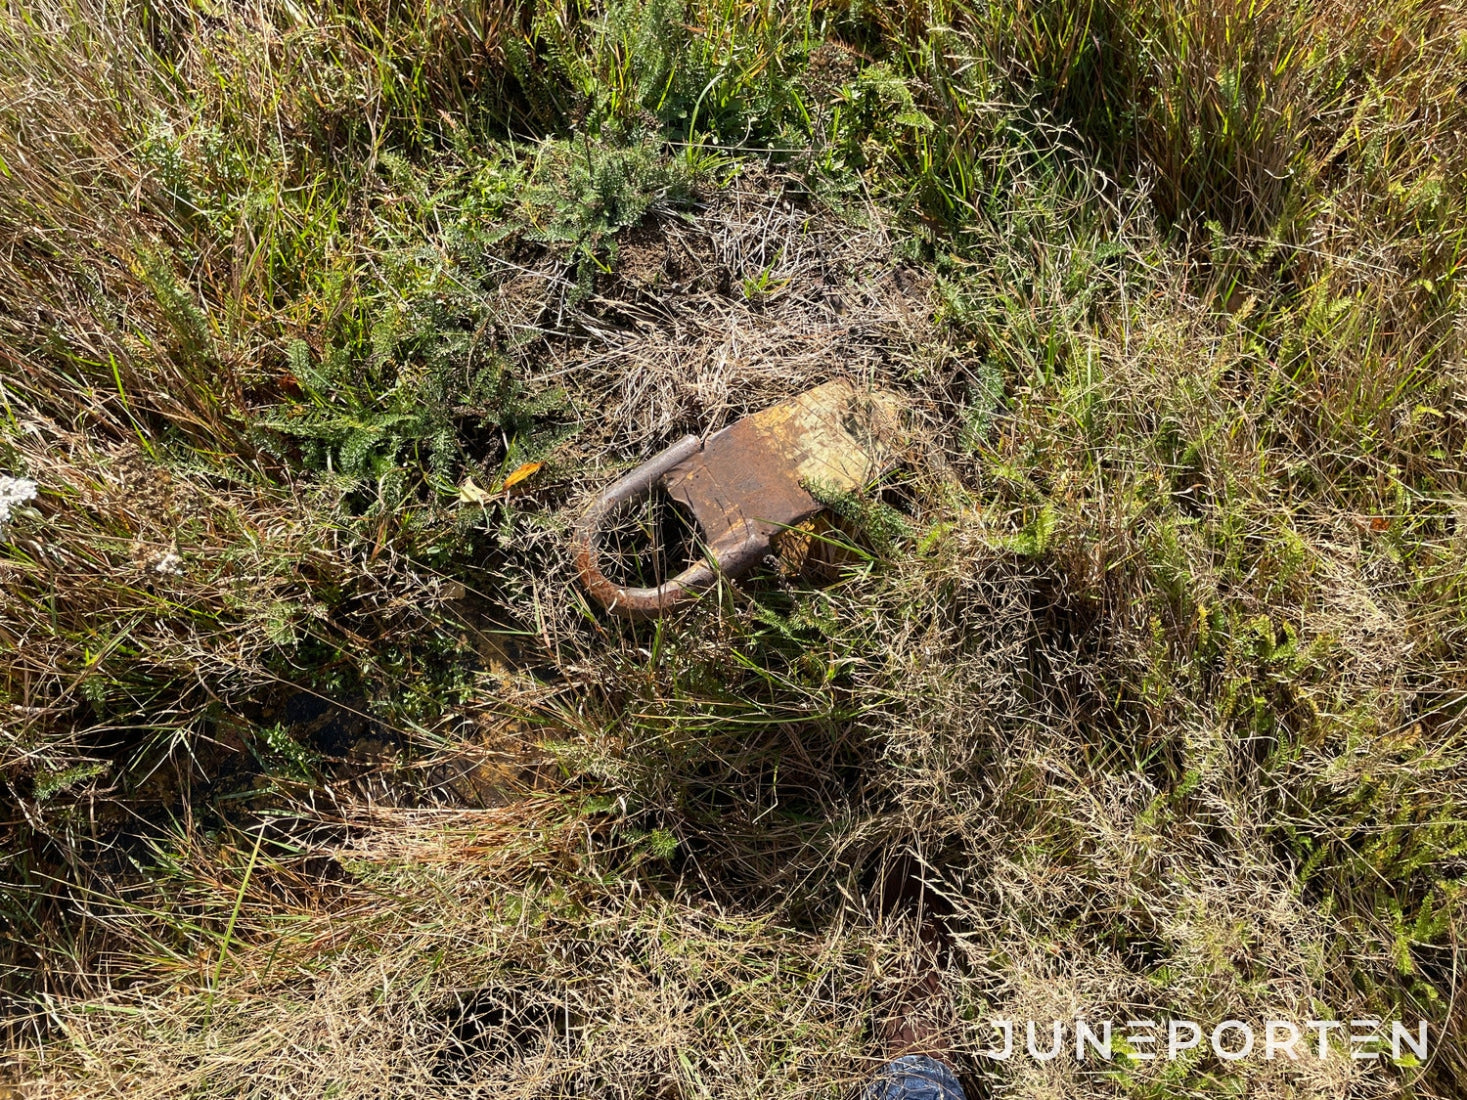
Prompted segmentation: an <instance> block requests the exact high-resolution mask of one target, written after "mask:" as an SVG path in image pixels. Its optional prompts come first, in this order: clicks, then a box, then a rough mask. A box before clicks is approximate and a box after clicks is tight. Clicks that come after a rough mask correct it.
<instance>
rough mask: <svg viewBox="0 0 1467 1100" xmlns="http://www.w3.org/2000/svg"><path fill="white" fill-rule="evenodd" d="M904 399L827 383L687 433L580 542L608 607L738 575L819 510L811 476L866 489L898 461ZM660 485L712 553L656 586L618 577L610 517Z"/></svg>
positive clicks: (590, 520) (662, 606)
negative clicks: (605, 528) (609, 549)
mask: <svg viewBox="0 0 1467 1100" xmlns="http://www.w3.org/2000/svg"><path fill="white" fill-rule="evenodd" d="M896 410H897V405H896V401H895V399H894V398H892V397H891V395H889V394H885V393H881V392H879V391H869V390H862V389H859V388H857V387H856V386H854V385H852V384H851V383H849V382H844V381H837V382H828V383H826V384H825V385H823V386H817V387H816V388H815V389H813V390H809V391H807V392H806V393H803V394H801V395H800V396H799V397H796V398H793V399H792V400H790V401H785V402H782V403H780V404H778V405H774V406H772V407H771V408H768V409H765V410H764V411H763V412H758V413H755V414H754V415H753V416H747V417H745V418H744V419H742V420H739V421H737V422H735V423H734V424H731V425H730V426H729V427H727V428H724V429H723V430H722V431H720V432H716V433H714V434H713V435H711V436H709V437H708V439H707V440H706V441H700V440H699V439H698V437H697V436H691V435H689V436H684V437H683V438H682V439H679V440H678V441H677V442H676V443H674V444H672V446H670V447H668V448H667V449H666V450H664V451H663V452H662V453H661V454H659V455H657V456H656V457H655V458H653V459H652V460H651V461H649V462H647V463H645V464H644V465H642V466H639V467H638V468H637V469H635V470H633V471H632V472H631V473H630V474H628V475H627V476H626V477H624V478H622V479H621V480H620V481H617V482H616V483H615V484H613V485H612V486H611V487H610V488H608V489H606V490H605V491H604V492H602V493H601V495H600V496H598V497H597V498H596V499H595V501H593V502H592V504H591V507H590V508H589V509H587V511H586V513H585V515H584V516H582V517H581V521H580V523H579V524H577V526H576V530H575V534H574V536H573V543H572V549H573V551H574V553H575V559H576V568H577V569H578V570H579V571H580V574H581V581H582V583H583V584H584V585H585V586H586V589H587V591H589V592H590V593H591V595H592V596H594V597H595V598H596V599H597V601H599V602H600V603H601V604H602V605H603V606H605V607H606V609H607V610H609V611H611V612H613V613H615V614H618V615H622V616H625V617H627V618H648V617H652V616H656V615H660V614H661V613H662V612H664V611H666V610H667V609H668V608H670V607H673V606H675V605H677V604H680V603H683V602H686V601H687V600H690V599H693V598H694V597H696V596H697V595H698V593H699V592H702V591H703V590H705V589H707V588H709V587H710V586H711V585H713V584H714V583H715V582H716V581H717V580H718V577H719V575H720V574H722V575H724V576H728V577H736V576H738V575H739V574H740V573H743V572H745V571H746V570H747V569H749V567H751V566H752V565H754V564H755V563H757V562H758V561H760V560H761V559H762V558H763V557H764V555H765V554H767V553H769V550H770V544H771V541H772V539H773V538H774V536H775V535H777V534H779V532H781V531H784V530H787V529H789V528H791V527H794V526H796V525H798V524H800V523H802V522H804V521H805V520H807V519H809V518H810V517H811V516H813V515H815V514H816V513H817V512H819V511H820V508H821V505H820V503H819V502H818V501H816V500H815V498H814V497H812V496H811V495H810V494H809V492H807V491H806V489H805V488H804V485H807V484H811V483H819V484H820V485H824V486H828V487H831V488H834V489H838V490H847V491H849V490H853V489H859V488H861V487H862V486H864V485H866V484H868V483H869V482H870V481H871V480H873V479H874V478H876V477H877V476H879V475H880V474H882V473H884V472H886V471H887V470H890V469H891V468H892V467H893V466H894V465H895V464H896V454H897V450H896V434H897V432H896V429H897V412H896ZM659 485H661V486H662V487H663V488H664V489H665V490H666V491H667V494H668V496H670V497H671V498H672V499H673V500H675V501H677V502H678V503H679V504H682V505H685V506H686V507H687V508H688V509H689V510H690V511H691V512H692V514H693V518H694V520H695V521H696V522H697V524H698V527H699V528H700V529H701V530H702V533H703V540H704V543H705V545H706V547H707V560H705V561H702V562H695V563H693V564H692V565H689V566H688V568H686V569H684V570H683V571H682V572H681V573H679V574H678V575H677V576H675V577H673V578H671V579H670V580H668V581H666V582H665V583H663V584H661V585H658V586H657V587H655V588H630V587H624V586H621V585H618V584H615V583H614V582H612V581H611V580H609V579H608V578H607V577H606V575H605V574H604V573H602V571H601V567H600V565H599V563H598V556H599V548H598V545H597V540H598V537H599V532H600V528H601V526H602V524H603V523H604V522H605V521H606V520H607V519H608V518H609V517H610V516H611V515H612V514H613V513H614V512H615V511H616V510H617V509H618V508H619V507H621V506H622V505H623V504H625V503H626V502H628V501H632V500H638V499H641V498H643V497H646V496H648V495H650V494H651V493H652V492H653V491H654V490H656V488H657V487H658V486H659Z"/></svg>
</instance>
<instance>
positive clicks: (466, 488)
mask: <svg viewBox="0 0 1467 1100" xmlns="http://www.w3.org/2000/svg"><path fill="white" fill-rule="evenodd" d="M488 499H489V494H488V493H486V492H485V491H484V490H483V489H481V488H479V487H478V486H477V485H475V484H474V479H473V478H471V477H466V478H464V482H463V484H462V485H460V486H459V487H458V502H459V503H460V504H483V503H484V502H485V501H486V500H488Z"/></svg>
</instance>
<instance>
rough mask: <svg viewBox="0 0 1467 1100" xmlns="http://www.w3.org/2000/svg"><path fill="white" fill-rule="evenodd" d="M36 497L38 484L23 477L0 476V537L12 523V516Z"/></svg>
mask: <svg viewBox="0 0 1467 1100" xmlns="http://www.w3.org/2000/svg"><path fill="white" fill-rule="evenodd" d="M35 496H36V483H35V482H34V481H31V480H29V479H28V478H23V477H9V476H7V475H5V474H0V535H3V534H4V533H5V527H6V525H7V524H8V523H9V522H10V517H11V515H12V514H13V513H14V512H15V511H16V510H18V509H19V508H20V506H21V505H22V504H25V503H26V502H27V501H29V500H34V499H35Z"/></svg>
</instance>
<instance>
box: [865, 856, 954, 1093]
mask: <svg viewBox="0 0 1467 1100" xmlns="http://www.w3.org/2000/svg"><path fill="white" fill-rule="evenodd" d="M922 870H923V868H922V866H921V864H920V863H919V862H918V861H917V860H916V859H915V858H913V857H912V856H909V855H906V856H902V857H899V858H898V859H897V860H896V861H895V862H894V863H892V864H891V865H889V866H888V867H887V869H886V873H885V874H884V875H883V876H882V878H881V880H880V881H879V883H878V884H877V889H876V892H875V897H874V898H873V901H874V902H875V908H876V911H877V915H878V917H879V918H880V919H882V920H883V921H889V922H899V923H900V924H901V925H905V926H906V928H907V929H908V930H909V934H910V935H911V936H912V952H911V964H910V965H911V974H910V975H909V976H908V977H907V978H905V979H904V980H903V981H902V982H901V984H900V986H899V987H898V988H897V990H896V991H895V993H894V994H893V995H892V996H891V998H890V999H889V1000H888V1002H887V1003H886V1005H885V1007H884V1010H883V1011H882V1012H881V1014H880V1016H879V1019H878V1026H877V1032H878V1035H879V1037H880V1039H881V1044H882V1049H883V1051H884V1053H885V1054H886V1057H887V1058H888V1059H889V1060H895V1059H898V1058H901V1057H903V1056H904V1055H909V1054H924V1055H929V1056H931V1057H935V1058H938V1059H941V1060H942V1061H943V1062H944V1063H947V1064H949V1065H950V1064H951V1057H950V1055H949V1052H950V1051H951V1050H952V1048H953V1045H954V1038H955V1036H954V1034H953V1032H954V1030H955V1026H954V1025H955V1014H954V1012H953V1005H952V1001H951V999H950V998H949V997H947V996H946V994H945V992H944V990H943V988H942V980H941V970H942V967H943V966H944V964H945V963H946V961H947V959H948V957H949V955H950V952H951V950H952V937H951V934H950V932H949V931H948V927H947V921H946V918H947V917H948V916H949V915H951V912H952V907H951V906H950V905H949V904H948V902H947V900H946V899H945V898H943V897H942V896H941V895H939V894H937V893H936V892H935V891H934V890H933V889H932V887H931V886H930V885H929V884H928V882H927V881H926V879H925V878H924V877H923V874H922Z"/></svg>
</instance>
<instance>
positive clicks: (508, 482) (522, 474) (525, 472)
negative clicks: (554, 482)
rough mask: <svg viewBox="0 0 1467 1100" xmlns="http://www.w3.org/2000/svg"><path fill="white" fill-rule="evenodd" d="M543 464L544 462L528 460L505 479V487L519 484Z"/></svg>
mask: <svg viewBox="0 0 1467 1100" xmlns="http://www.w3.org/2000/svg"><path fill="white" fill-rule="evenodd" d="M543 465H544V463H543V462H526V463H525V464H524V465H523V466H521V467H520V468H519V469H518V470H516V471H515V472H514V473H512V474H510V475H509V476H508V477H507V478H505V479H504V487H505V488H506V489H508V488H509V487H510V486H512V485H518V484H519V483H520V482H522V481H524V480H525V478H527V477H529V476H530V475H532V474H533V473H535V471H536V470H538V469H539V468H540V467H541V466H543Z"/></svg>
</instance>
